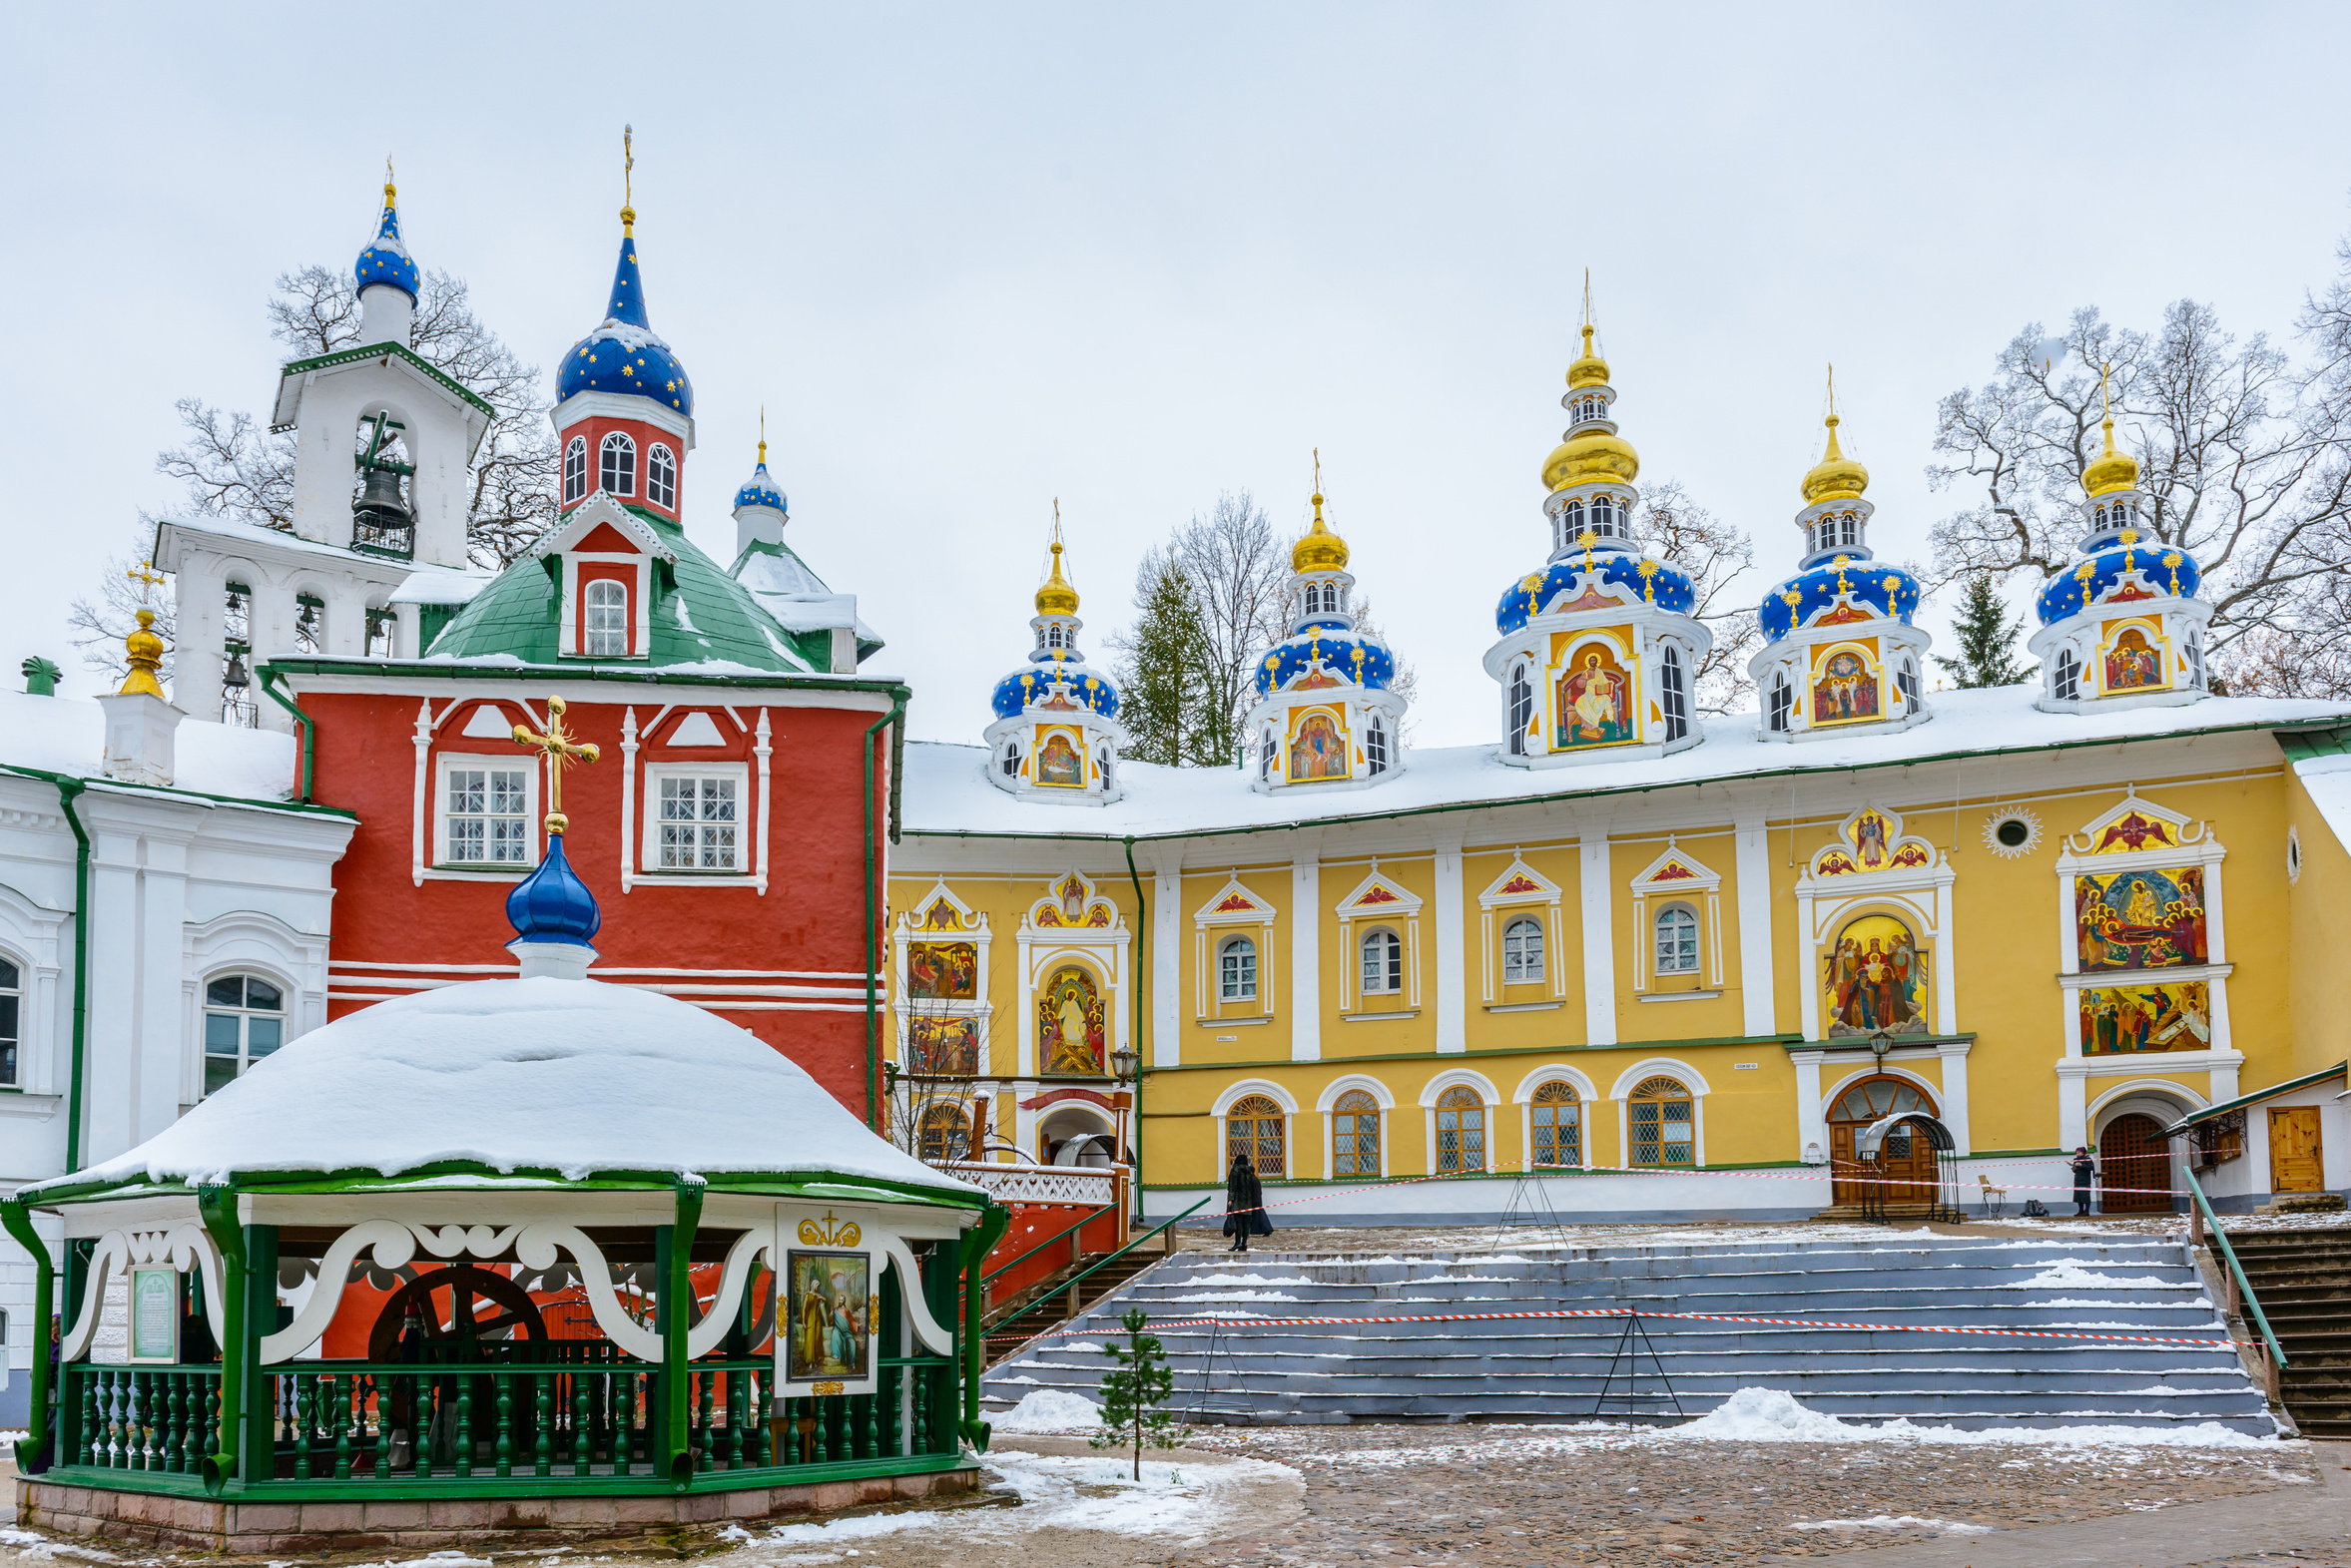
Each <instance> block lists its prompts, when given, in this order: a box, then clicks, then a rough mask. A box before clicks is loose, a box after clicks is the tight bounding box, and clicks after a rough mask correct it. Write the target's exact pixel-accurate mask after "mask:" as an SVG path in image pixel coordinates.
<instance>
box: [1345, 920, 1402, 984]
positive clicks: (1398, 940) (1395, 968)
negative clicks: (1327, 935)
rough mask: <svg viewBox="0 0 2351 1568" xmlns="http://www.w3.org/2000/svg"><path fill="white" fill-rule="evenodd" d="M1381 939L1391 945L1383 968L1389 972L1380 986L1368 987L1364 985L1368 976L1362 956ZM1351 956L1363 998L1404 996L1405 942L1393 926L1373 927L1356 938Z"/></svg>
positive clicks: (1383, 977) (1400, 933)
mask: <svg viewBox="0 0 2351 1568" xmlns="http://www.w3.org/2000/svg"><path fill="white" fill-rule="evenodd" d="M1382 937H1385V938H1387V940H1388V942H1389V943H1390V944H1391V945H1390V946H1389V947H1388V948H1387V955H1388V957H1387V962H1386V963H1385V965H1384V966H1383V967H1384V968H1386V969H1387V970H1388V971H1389V972H1388V973H1387V974H1385V975H1383V976H1382V983H1381V984H1379V985H1376V986H1375V985H1369V984H1366V983H1365V982H1366V981H1367V980H1368V979H1369V978H1370V976H1369V973H1368V972H1367V967H1366V965H1365V963H1364V955H1365V954H1366V953H1367V952H1369V951H1370V950H1371V946H1372V943H1373V942H1374V941H1375V940H1377V939H1379V938H1382ZM1353 956H1354V958H1355V965H1356V984H1357V987H1358V991H1359V994H1361V995H1364V996H1402V995H1403V994H1404V959H1405V940H1404V933H1403V932H1401V931H1399V930H1397V929H1395V928H1394V927H1393V926H1387V925H1375V926H1373V927H1371V928H1370V929H1369V930H1366V931H1364V932H1363V933H1362V934H1361V935H1359V936H1357V937H1356V939H1355V952H1354V955H1353Z"/></svg>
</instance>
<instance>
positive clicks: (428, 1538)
mask: <svg viewBox="0 0 2351 1568" xmlns="http://www.w3.org/2000/svg"><path fill="white" fill-rule="evenodd" d="M978 1488H979V1470H978V1468H977V1467H976V1466H974V1465H969V1464H964V1465H957V1466H955V1467H954V1468H952V1469H944V1470H932V1471H929V1472H927V1473H921V1474H914V1475H878V1476H868V1477H865V1478H862V1479H857V1480H843V1481H818V1482H814V1483H808V1484H803V1485H798V1486H749V1487H744V1488H741V1489H739V1490H733V1491H694V1492H682V1493H680V1492H657V1493H644V1494H638V1495H624V1496H607V1497H567V1496H553V1497H551V1496H547V1495H544V1494H542V1495H539V1496H536V1497H478V1496H477V1497H454V1498H429V1497H385V1498H381V1499H376V1498H366V1499H362V1500H357V1501H334V1502H291V1501H278V1500H271V1501H266V1502H243V1501H238V1500H235V1499H231V1498H225V1497H209V1496H206V1495H204V1494H202V1493H195V1494H172V1493H158V1492H134V1491H116V1490H113V1489H111V1488H107V1487H97V1486H76V1485H71V1484H68V1483H62V1482H52V1481H42V1480H35V1479H30V1478H21V1479H19V1480H18V1482H17V1488H16V1520H17V1524H18V1526H19V1527H20V1528H31V1529H39V1530H50V1531H54V1532H57V1533H59V1534H66V1535H83V1536H96V1537H99V1538H101V1539H105V1540H111V1541H124V1542H128V1543H131V1544H134V1545H138V1546H160V1547H177V1548H187V1549H194V1550H198V1551H215V1552H230V1553H236V1554H240V1555H264V1554H269V1555H282V1554H285V1553H289V1552H302V1553H308V1552H345V1551H376V1550H381V1549H384V1548H387V1547H400V1548H405V1547H419V1548H427V1549H430V1548H436V1547H439V1548H445V1547H459V1546H494V1547H496V1548H498V1549H500V1550H512V1549H515V1548H524V1547H544V1546H566V1545H572V1544H576V1543H582V1542H587V1541H615V1540H621V1541H625V1540H627V1539H628V1538H631V1537H637V1538H642V1539H647V1540H659V1539H662V1538H665V1537H672V1536H676V1535H679V1534H681V1533H692V1532H698V1531H705V1530H711V1529H716V1528H719V1527H723V1526H725V1525H730V1524H748V1523H750V1522H752V1521H755V1520H781V1519H785V1518H789V1517H792V1516H797V1515H804V1514H812V1513H831V1512H834V1511H837V1510H839V1509H843V1508H855V1507H862V1506H871V1505H873V1504H876V1503H890V1502H907V1501H911V1500H914V1499H917V1498H925V1497H954V1496H959V1495H965V1494H968V1493H971V1492H975V1491H977V1490H978Z"/></svg>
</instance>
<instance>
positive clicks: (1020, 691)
mask: <svg viewBox="0 0 2351 1568" xmlns="http://www.w3.org/2000/svg"><path fill="white" fill-rule="evenodd" d="M989 707H990V708H992V709H993V710H994V712H995V716H996V717H997V718H998V719H1017V718H1019V717H1020V716H1021V715H1022V714H1024V713H1026V712H1028V711H1029V710H1030V709H1031V708H1035V709H1038V710H1041V711H1043V712H1047V713H1054V712H1063V713H1077V712H1079V711H1080V710H1086V709H1090V710H1092V711H1093V712H1095V713H1097V714H1100V715H1101V716H1102V717H1103V718H1105V719H1115V718H1117V717H1118V688H1117V687H1115V686H1113V685H1111V683H1110V678H1109V677H1108V676H1106V675H1103V674H1102V673H1101V672H1100V671H1098V670H1094V669H1091V668H1089V667H1088V666H1087V665H1086V664H1085V662H1084V661H1083V660H1074V659H1066V658H1064V657H1062V655H1061V651H1060V650H1058V649H1055V650H1052V651H1051V657H1049V658H1045V659H1042V660H1040V661H1038V662H1036V663H1033V664H1031V665H1029V666H1028V667H1027V668H1026V669H1023V670H1015V671H1013V672H1012V673H1011V674H1010V675H1008V676H1006V677H1004V678H1003V679H1002V680H1001V681H998V682H997V683H996V690H995V694H994V696H993V697H992V698H990V699H989Z"/></svg>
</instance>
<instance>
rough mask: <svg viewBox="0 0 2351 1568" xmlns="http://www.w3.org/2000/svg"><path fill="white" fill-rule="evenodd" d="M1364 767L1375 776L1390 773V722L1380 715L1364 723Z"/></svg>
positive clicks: (1375, 715) (1373, 716)
mask: <svg viewBox="0 0 2351 1568" xmlns="http://www.w3.org/2000/svg"><path fill="white" fill-rule="evenodd" d="M1364 766H1365V770H1366V772H1368V773H1371V774H1374V775H1378V774H1384V773H1386V772H1388V722H1387V721H1386V720H1385V719H1383V718H1381V717H1380V715H1378V714H1374V715H1372V717H1371V718H1370V719H1368V720H1366V721H1365V722H1364Z"/></svg>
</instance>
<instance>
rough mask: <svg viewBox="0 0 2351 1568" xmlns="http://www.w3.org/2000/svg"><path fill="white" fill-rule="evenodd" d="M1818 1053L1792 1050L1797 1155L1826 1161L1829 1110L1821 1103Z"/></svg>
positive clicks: (1789, 1055) (1790, 1059)
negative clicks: (1794, 1079)
mask: <svg viewBox="0 0 2351 1568" xmlns="http://www.w3.org/2000/svg"><path fill="white" fill-rule="evenodd" d="M1821 1060H1822V1057H1821V1053H1820V1052H1818V1051H1791V1052H1789V1053H1788V1061H1789V1063H1790V1065H1792V1066H1793V1067H1794V1068H1795V1069H1796V1155H1797V1158H1798V1159H1813V1160H1822V1161H1825V1160H1827V1159H1828V1157H1829V1113H1828V1110H1827V1108H1826V1107H1824V1106H1823V1105H1822V1104H1821V1103H1820V1069H1821Z"/></svg>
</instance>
